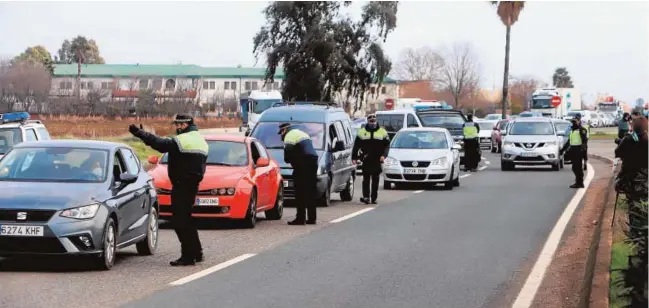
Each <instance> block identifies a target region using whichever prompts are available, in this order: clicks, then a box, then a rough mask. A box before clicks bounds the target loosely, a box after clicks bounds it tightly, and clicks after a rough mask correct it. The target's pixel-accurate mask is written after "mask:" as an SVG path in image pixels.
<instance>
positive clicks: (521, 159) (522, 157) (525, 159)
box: [516, 156, 543, 161]
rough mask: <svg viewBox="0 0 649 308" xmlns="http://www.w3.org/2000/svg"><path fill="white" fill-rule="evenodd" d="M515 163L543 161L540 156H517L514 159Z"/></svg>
mask: <svg viewBox="0 0 649 308" xmlns="http://www.w3.org/2000/svg"><path fill="white" fill-rule="evenodd" d="M516 161H543V158H542V157H540V156H533V157H524V156H519V157H516Z"/></svg>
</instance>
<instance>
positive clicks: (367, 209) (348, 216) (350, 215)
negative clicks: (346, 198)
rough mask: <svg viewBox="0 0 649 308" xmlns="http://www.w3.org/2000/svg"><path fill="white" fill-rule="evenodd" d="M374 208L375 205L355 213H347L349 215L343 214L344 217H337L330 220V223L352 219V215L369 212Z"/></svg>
mask: <svg viewBox="0 0 649 308" xmlns="http://www.w3.org/2000/svg"><path fill="white" fill-rule="evenodd" d="M373 209H374V208H373V207H368V208H364V209H362V210H360V211H356V212H354V213H351V214H347V215H345V216H343V217H340V218H336V219H334V220H332V221H330V223H332V224H335V223H339V222H341V221H345V220H347V219H350V218H352V217H356V216H358V215H361V214H363V213H366V212H369V211H371V210H373Z"/></svg>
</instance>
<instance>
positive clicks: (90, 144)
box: [14, 139, 130, 151]
mask: <svg viewBox="0 0 649 308" xmlns="http://www.w3.org/2000/svg"><path fill="white" fill-rule="evenodd" d="M31 147H39V148H90V149H98V150H109V151H110V150H113V149H115V148H118V147H127V148H130V147H129V146H127V145H126V144H123V143H117V142H110V141H100V140H76V139H56V140H39V141H26V142H21V143H19V144H17V145H15V146H14V148H31Z"/></svg>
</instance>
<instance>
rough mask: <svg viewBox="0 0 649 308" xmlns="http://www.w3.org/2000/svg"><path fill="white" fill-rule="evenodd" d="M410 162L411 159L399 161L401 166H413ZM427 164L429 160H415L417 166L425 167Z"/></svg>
mask: <svg viewBox="0 0 649 308" xmlns="http://www.w3.org/2000/svg"><path fill="white" fill-rule="evenodd" d="M412 163H413V161H411V160H404V161H401V167H406V168H408V167H413V165H412ZM428 165H430V162H429V161H417V168H426V167H428Z"/></svg>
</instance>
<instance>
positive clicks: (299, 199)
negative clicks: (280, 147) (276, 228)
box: [279, 123, 326, 226]
mask: <svg viewBox="0 0 649 308" xmlns="http://www.w3.org/2000/svg"><path fill="white" fill-rule="evenodd" d="M279 134H280V135H281V136H282V141H283V142H284V161H285V162H286V163H287V164H291V166H292V167H293V185H294V189H295V199H296V204H295V207H296V208H297V214H296V215H295V220H293V221H289V222H288V224H289V225H292V226H294V225H304V224H305V223H306V224H309V225H315V224H316V195H317V189H316V185H317V184H318V153H316V151H315V149H314V148H313V142H312V141H311V137H310V136H309V134H307V133H305V132H303V131H301V130H299V129H298V128H297V127H295V126H294V125H291V124H290V123H282V124H280V126H279ZM325 193H326V192H325ZM307 216H308V217H307Z"/></svg>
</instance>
